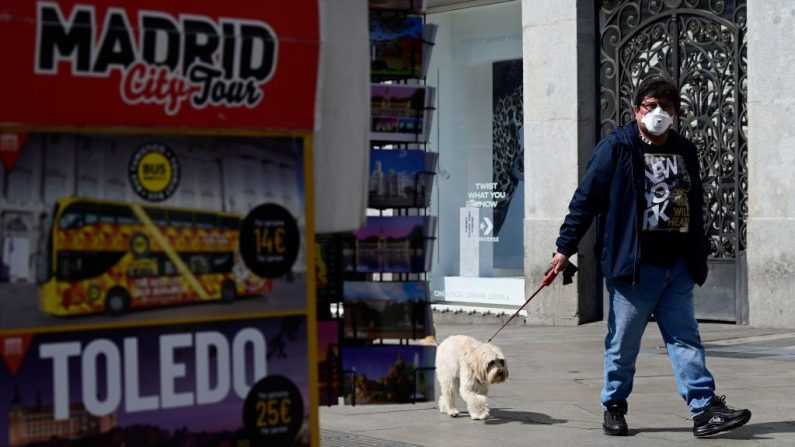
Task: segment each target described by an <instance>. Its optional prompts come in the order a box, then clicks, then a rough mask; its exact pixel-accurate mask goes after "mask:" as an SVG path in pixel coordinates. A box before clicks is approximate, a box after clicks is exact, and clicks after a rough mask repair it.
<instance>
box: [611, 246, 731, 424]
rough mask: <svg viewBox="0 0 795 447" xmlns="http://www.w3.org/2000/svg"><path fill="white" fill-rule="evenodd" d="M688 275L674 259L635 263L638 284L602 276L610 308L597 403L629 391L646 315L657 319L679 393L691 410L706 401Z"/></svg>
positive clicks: (707, 383) (707, 387) (708, 389)
mask: <svg viewBox="0 0 795 447" xmlns="http://www.w3.org/2000/svg"><path fill="white" fill-rule="evenodd" d="M693 285H694V283H693V280H692V279H691V278H690V275H689V274H688V273H687V265H686V263H685V261H684V260H680V261H679V262H678V263H677V264H676V265H674V266H673V267H671V268H668V269H664V268H660V267H656V266H654V265H650V264H644V263H641V264H640V283H639V284H635V285H634V286H633V285H632V284H629V283H624V282H620V281H608V282H607V290H608V292H609V293H610V313H609V316H608V320H607V336H606V337H605V359H604V360H605V382H604V388H603V389H602V396H601V399H602V405H603V406H606V405H607V404H610V403H621V404H626V401H627V398H628V397H629V394H630V393H631V392H632V380H633V377H634V376H635V360H636V359H637V357H638V351H639V350H640V341H641V337H642V336H643V331H644V330H645V329H646V325H647V323H648V322H649V319H650V317H651V315H652V314H654V317H655V318H656V320H657V326H659V328H660V333H661V334H662V337H663V340H664V341H665V346H666V348H667V349H668V358H669V359H670V360H671V366H672V367H673V370H674V377H675V378H676V386H677V388H678V389H679V394H680V395H681V396H682V398H683V399H684V400H685V402H687V404H688V406H689V407H690V413H691V414H693V415H696V414H698V413H700V412H702V411H703V410H704V408H705V407H706V406H707V405H708V404H709V401H710V399H711V398H712V396H713V394H714V391H715V381H714V379H713V378H712V374H710V372H709V371H708V370H707V365H706V363H705V356H704V347H703V346H702V345H701V337H700V335H699V333H698V323H697V322H696V317H695V311H694V308H693Z"/></svg>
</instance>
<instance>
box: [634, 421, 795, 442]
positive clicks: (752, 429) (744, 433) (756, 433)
mask: <svg viewBox="0 0 795 447" xmlns="http://www.w3.org/2000/svg"><path fill="white" fill-rule="evenodd" d="M692 431H693V427H691V426H689V425H688V426H684V427H676V428H639V429H637V430H633V429H631V428H630V434H635V433H651V432H692ZM633 432H634V433H633ZM779 433H795V421H779V422H763V423H759V424H754V423H749V424H746V425H743V426H742V427H740V428H736V429H734V430H731V431H728V432H723V433H718V434H717V435H713V436H708V437H705V438H703V439H745V440H755V439H756V440H761V439H775V438H771V437H767V436H763V435H774V434H779Z"/></svg>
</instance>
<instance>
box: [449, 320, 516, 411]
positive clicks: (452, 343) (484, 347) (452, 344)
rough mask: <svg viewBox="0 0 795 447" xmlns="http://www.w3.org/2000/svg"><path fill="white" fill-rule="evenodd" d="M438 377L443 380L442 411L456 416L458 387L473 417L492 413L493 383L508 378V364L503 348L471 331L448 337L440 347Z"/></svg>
mask: <svg viewBox="0 0 795 447" xmlns="http://www.w3.org/2000/svg"><path fill="white" fill-rule="evenodd" d="M436 378H437V379H438V380H439V385H440V394H439V411H441V412H442V413H444V414H449V415H450V416H453V417H456V416H458V415H459V414H460V413H459V411H458V410H457V409H456V407H455V396H456V391H460V393H461V397H462V398H463V399H464V402H466V404H467V411H469V416H470V417H471V418H472V419H476V420H480V419H486V418H487V417H489V406H488V404H487V399H486V396H487V395H488V392H489V384H492V383H500V382H504V381H505V380H507V379H508V364H507V363H506V362H505V356H504V355H503V354H502V350H500V348H498V347H497V346H495V345H493V344H491V343H481V342H480V341H478V340H476V339H474V338H472V337H470V336H468V335H453V336H450V337H447V338H446V339H444V341H443V342H442V343H441V344H440V345H439V347H438V348H437V350H436Z"/></svg>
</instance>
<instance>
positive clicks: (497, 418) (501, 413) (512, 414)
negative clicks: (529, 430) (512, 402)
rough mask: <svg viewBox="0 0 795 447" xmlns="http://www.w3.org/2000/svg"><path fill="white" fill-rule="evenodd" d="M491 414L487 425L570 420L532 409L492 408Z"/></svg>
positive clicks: (561, 422) (551, 422)
mask: <svg viewBox="0 0 795 447" xmlns="http://www.w3.org/2000/svg"><path fill="white" fill-rule="evenodd" d="M490 413H491V416H490V417H489V418H488V419H486V425H500V424H507V423H510V422H521V423H523V424H544V425H552V424H563V423H566V422H568V421H567V420H565V419H554V418H552V417H550V416H548V415H546V414H543V413H533V412H532V411H515V410H506V409H502V408H492V409H491V410H490Z"/></svg>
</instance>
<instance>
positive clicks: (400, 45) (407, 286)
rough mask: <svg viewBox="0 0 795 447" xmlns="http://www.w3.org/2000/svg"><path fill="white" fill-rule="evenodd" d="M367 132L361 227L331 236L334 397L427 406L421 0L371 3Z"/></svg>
mask: <svg viewBox="0 0 795 447" xmlns="http://www.w3.org/2000/svg"><path fill="white" fill-rule="evenodd" d="M369 5H370V14H369V27H370V43H371V51H370V53H371V122H370V123H371V124H370V126H371V127H370V142H371V152H370V169H369V196H368V217H367V223H366V225H365V227H363V228H361V229H360V230H358V231H356V232H354V233H352V234H347V235H337V236H336V237H335V238H334V244H335V245H336V247H334V249H336V250H337V255H338V256H336V262H337V264H336V266H335V268H336V271H337V272H338V273H339V275H340V278H341V279H342V280H341V281H340V285H339V286H337V288H336V290H335V291H334V292H333V293H336V294H337V296H338V297H340V300H339V301H340V302H338V303H337V307H336V309H337V310H336V313H335V314H334V317H336V318H337V319H338V321H339V322H340V325H339V347H340V357H341V362H340V363H341V369H340V373H339V378H340V380H341V382H342V384H341V386H340V387H339V390H340V396H341V397H342V398H343V401H344V402H345V404H348V405H362V404H380V403H415V402H422V401H429V400H433V392H434V367H433V363H434V358H435V349H436V347H435V343H434V340H435V334H434V330H433V321H432V319H433V315H432V312H431V306H430V291H429V286H428V279H429V278H428V275H429V271H430V266H431V262H430V261H431V258H432V253H433V248H434V241H435V237H436V217H435V216H431V215H430V214H429V212H428V207H429V205H430V200H431V197H432V191H433V184H434V181H435V175H436V170H437V162H438V154H437V153H434V152H431V151H429V150H428V144H427V143H428V139H429V135H430V132H429V130H430V127H431V120H432V118H433V112H434V110H435V101H436V95H435V93H436V92H435V88H434V87H432V86H428V85H426V83H425V73H426V71H427V66H428V62H429V57H430V54H431V50H432V48H433V40H434V38H435V34H436V27H435V25H429V24H427V23H426V18H425V14H424V12H423V11H424V0H370V2H369Z"/></svg>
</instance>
